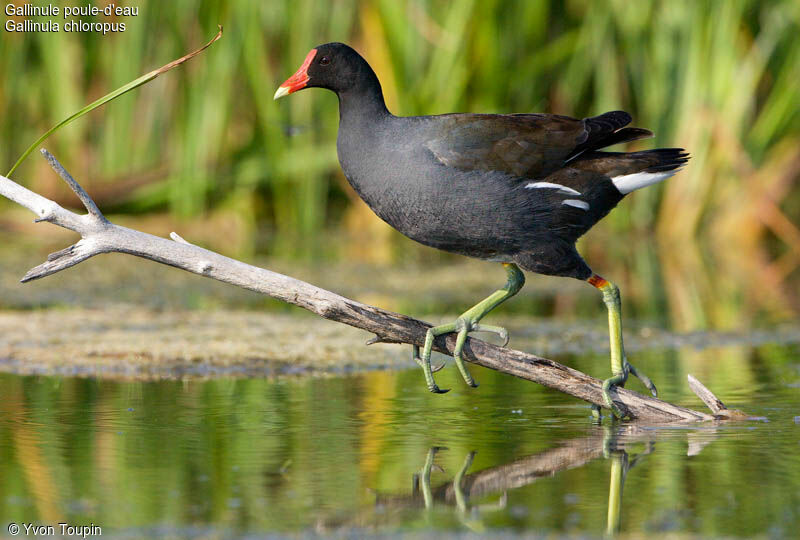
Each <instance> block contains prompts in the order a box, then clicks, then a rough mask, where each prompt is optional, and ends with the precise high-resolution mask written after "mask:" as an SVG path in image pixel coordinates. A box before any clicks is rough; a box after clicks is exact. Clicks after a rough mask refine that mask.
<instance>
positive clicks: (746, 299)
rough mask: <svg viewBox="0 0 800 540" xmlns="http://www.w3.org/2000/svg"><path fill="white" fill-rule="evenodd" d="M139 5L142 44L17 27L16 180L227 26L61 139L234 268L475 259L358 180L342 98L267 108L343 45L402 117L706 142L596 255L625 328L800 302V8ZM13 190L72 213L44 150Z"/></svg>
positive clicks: (557, 291) (99, 195)
mask: <svg viewBox="0 0 800 540" xmlns="http://www.w3.org/2000/svg"><path fill="white" fill-rule="evenodd" d="M96 4H97V5H98V6H101V7H102V6H103V5H105V4H106V3H105V2H97V3H96ZM129 5H134V4H129ZM136 5H138V6H139V7H140V14H139V16H138V17H133V18H127V19H126V20H125V22H126V24H127V30H126V31H125V32H124V33H119V34H113V35H112V34H108V35H105V36H103V35H101V34H94V33H84V34H69V33H58V34H46V33H26V34H15V33H9V32H5V31H4V32H2V38H1V40H0V69H2V73H3V74H4V77H3V81H2V83H0V116H1V117H2V119H3V121H2V125H0V133H1V135H0V137H1V138H2V144H0V168H2V170H3V171H6V170H8V169H9V168H10V166H11V165H12V164H13V163H14V161H15V160H16V159H17V157H18V156H19V155H20V154H21V153H22V152H23V150H24V149H25V148H26V147H27V146H28V145H29V144H30V143H31V142H32V141H33V140H35V139H36V137H37V136H39V135H40V134H41V133H43V132H44V131H46V130H47V129H48V128H49V127H50V126H52V125H53V124H55V123H56V122H57V121H59V120H60V119H62V118H64V117H66V116H68V115H69V114H71V113H72V112H74V111H76V110H77V109H79V108H81V107H82V106H83V105H85V104H86V103H88V102H90V101H92V100H94V99H96V98H98V97H100V96H102V95H104V94H106V93H108V92H110V91H111V90H113V89H115V88H117V87H119V86H121V85H123V84H125V83H127V82H128V81H130V80H132V79H134V78H136V77H137V76H139V75H141V74H143V73H145V72H147V71H149V70H151V69H154V68H157V67H159V66H161V65H163V64H165V63H167V62H168V61H170V60H173V59H174V58H177V57H179V56H181V55H183V54H184V53H186V52H188V51H190V50H193V49H194V48H196V47H198V46H199V45H201V44H202V43H204V42H206V41H207V40H208V39H210V38H211V37H212V36H213V35H214V33H215V32H216V27H217V25H218V24H222V25H223V26H224V27H225V34H224V36H223V38H222V40H220V41H219V42H217V43H216V44H214V45H213V46H212V47H211V48H210V49H208V50H207V51H206V52H205V53H203V54H202V55H201V56H199V57H197V58H195V59H193V60H191V61H189V62H188V63H187V64H185V65H184V66H181V67H179V68H177V69H176V70H173V71H171V72H169V73H167V74H165V75H162V76H161V77H160V78H158V79H156V80H155V81H154V82H152V83H150V84H148V85H146V86H144V87H142V88H140V89H137V90H135V91H133V92H132V93H130V94H127V95H125V96H123V97H122V98H120V99H118V100H117V101H114V102H112V103H110V104H108V105H106V106H104V107H103V108H102V109H99V110H97V111H94V112H93V113H91V114H90V115H89V116H87V117H84V118H81V119H79V120H78V121H77V122H75V123H74V124H72V125H70V126H68V127H67V128H65V129H64V130H62V131H61V132H59V133H57V134H56V135H55V136H54V137H52V138H51V139H50V140H48V141H47V142H46V143H45V146H46V147H47V148H48V149H49V150H51V151H52V152H53V153H54V154H55V155H56V156H57V157H58V158H59V159H60V160H61V161H62V162H63V163H64V165H65V166H66V167H67V169H68V170H70V171H71V172H72V173H73V175H74V176H75V177H76V178H77V179H78V180H79V181H80V182H82V183H83V185H84V186H85V187H86V188H87V189H88V191H89V192H90V193H91V194H92V195H93V196H94V198H95V200H96V201H97V202H98V205H99V206H100V207H101V208H102V209H103V210H104V211H105V212H106V213H108V214H111V215H112V218H113V219H123V221H124V223H125V224H127V225H131V226H134V227H137V228H141V229H143V230H147V231H148V232H154V233H157V234H160V235H166V234H167V233H168V232H169V231H170V230H178V231H180V232H181V234H183V235H184V236H185V237H187V238H189V239H191V240H192V241H196V242H198V243H201V244H203V245H206V246H208V247H210V248H211V249H215V250H219V251H222V252H223V253H225V254H228V255H232V256H235V257H240V258H244V259H246V260H254V258H256V257H258V256H267V257H271V258H273V259H276V260H283V261H286V260H288V261H296V266H297V267H298V268H299V267H304V266H309V265H315V266H321V265H325V264H338V263H339V262H342V261H345V262H347V263H354V264H356V265H358V264H363V265H378V266H379V267H380V266H384V267H388V266H396V265H411V266H414V268H419V271H418V272H409V273H410V274H413V273H416V274H420V275H424V272H425V269H427V268H433V267H435V266H437V265H441V264H443V263H446V264H449V265H455V266H456V267H457V266H458V265H459V264H461V263H460V261H461V258H458V257H455V256H450V255H446V254H442V253H438V252H435V251H433V250H430V249H428V248H423V247H420V246H417V245H415V244H414V243H413V242H411V241H409V240H407V239H405V238H404V237H402V236H401V235H399V234H398V233H396V232H394V231H392V230H391V229H389V227H388V226H387V225H385V224H383V223H382V222H380V221H379V220H378V219H377V218H376V217H375V216H373V215H372V213H371V212H370V211H369V209H368V208H366V206H365V205H364V204H363V203H362V202H361V201H360V200H358V198H357V197H356V196H355V194H354V193H353V191H352V190H351V189H350V187H349V186H348V185H347V182H346V180H345V179H344V177H343V176H342V173H341V171H340V168H339V165H338V162H337V159H336V150H335V141H336V130H337V124H338V111H337V103H336V98H335V97H334V96H333V94H330V93H328V92H321V91H309V92H301V93H299V94H297V95H295V96H292V98H291V99H287V100H281V101H279V102H273V101H272V94H273V92H274V90H275V88H276V87H277V85H278V84H280V83H281V82H282V81H283V80H285V79H286V78H287V77H288V76H289V75H291V74H292V73H293V72H294V71H295V69H296V68H297V67H298V66H299V64H300V63H301V62H302V60H303V58H304V57H305V54H306V53H307V52H308V50H309V49H311V48H312V47H313V46H315V45H317V44H320V43H324V42H327V41H344V42H347V43H349V44H351V45H353V46H354V47H355V48H356V49H357V50H359V51H360V52H361V53H362V54H363V55H364V56H365V57H366V58H367V60H368V61H369V62H370V63H371V65H372V66H373V68H374V69H375V71H376V72H377V73H378V76H379V77H380V79H381V81H382V83H383V86H384V93H385V95H386V98H387V102H388V105H389V108H390V110H391V111H392V112H394V113H395V114H398V115H418V114H436V113H446V112H453V111H471V112H553V113H559V114H569V115H572V116H589V115H596V114H599V113H602V112H604V111H607V110H613V109H625V110H627V111H629V112H630V113H631V114H632V115H633V117H634V119H635V120H634V125H637V126H641V127H646V128H649V129H651V130H653V131H654V132H655V133H656V138H655V140H646V141H639V142H637V143H635V144H631V145H630V146H629V148H630V149H644V148H652V147H655V146H682V147H685V148H686V149H688V150H689V151H690V152H691V153H692V160H691V162H690V163H689V165H688V167H687V168H686V169H685V170H684V171H683V172H681V173H680V174H679V175H677V176H676V177H674V178H672V179H670V180H669V181H667V182H665V183H664V184H663V185H660V186H656V187H653V188H650V189H647V190H643V191H641V192H637V193H636V194H635V195H633V196H631V197H629V198H627V199H626V200H625V201H624V202H623V203H622V204H621V205H620V207H619V208H618V209H616V210H615V211H614V212H612V214H611V215H610V216H609V217H608V218H606V219H605V220H604V221H603V222H602V223H600V224H599V225H598V226H597V227H595V229H593V230H592V231H591V232H590V233H589V234H588V235H587V237H586V238H584V239H583V240H582V241H581V243H580V244H579V249H580V250H581V251H582V253H583V254H584V255H585V257H586V258H587V260H588V261H589V263H590V265H591V266H592V267H593V268H594V269H595V270H596V271H598V272H599V273H601V274H603V275H605V276H607V277H609V278H610V279H614V280H616V281H618V282H620V284H621V285H622V287H623V291H624V293H625V295H626V298H627V299H629V300H631V302H630V303H629V305H630V306H632V308H631V311H629V312H628V314H629V315H630V314H633V315H635V316H643V317H655V318H659V319H663V320H664V321H666V322H667V323H668V324H670V325H672V326H674V327H676V328H679V329H689V328H702V327H721V328H736V327H739V328H747V327H750V326H752V325H757V324H762V323H765V324H770V323H773V322H776V321H781V320H786V319H793V318H795V317H796V315H797V313H798V311H800V298H799V297H798V290H800V288H799V287H798V283H799V282H800V229H798V221H799V220H798V215H800V187H798V185H797V178H798V171H800V113H799V111H800V108H798V96H800V77H798V73H800V39H798V35H800V3H798V2H796V1H793V0H786V1H772V2H758V1H745V0H736V1H724V2H723V1H718V2H711V1H698V2H689V1H641V2H628V1H623V0H619V1H604V2H591V1H588V0H573V1H566V2H560V1H529V2H528V1H524V2H522V1H521V2H501V1H492V0H484V1H467V0H464V1H457V2H444V1H426V0H409V1H406V2H398V1H394V0H369V1H351V0H339V1H332V2H317V1H311V0H293V1H289V0H285V1H270V2H246V1H227V2H226V1H213V2H212V1H208V2H194V1H191V2H190V1H175V2H155V1H141V2H138V3H136ZM86 19H87V20H90V19H91V18H86ZM34 20H35V19H34ZM99 20H103V19H102V18H101V19H99ZM14 178H15V179H16V180H17V181H19V182H20V183H22V184H24V185H27V186H29V187H31V188H32V189H34V190H36V191H38V192H39V193H41V194H43V195H45V196H47V197H50V198H53V199H55V200H57V201H59V202H60V203H61V204H64V205H69V206H71V207H74V206H75V204H76V201H75V200H74V198H73V196H72V195H71V194H70V193H69V192H68V191H67V190H66V188H65V187H64V186H63V185H62V184H61V183H60V181H59V180H58V179H57V178H56V176H55V175H54V174H53V173H52V172H51V171H50V170H49V169H48V168H47V166H46V164H45V163H44V160H42V159H41V158H39V157H38V156H36V155H33V156H31V157H30V158H29V159H28V160H27V161H26V162H25V163H24V164H23V166H22V167H21V168H20V169H18V170H17V171H16V172H15V174H14ZM0 212H1V213H0V240H6V242H4V243H7V242H11V241H12V239H17V238H19V236H20V235H21V234H25V235H26V236H30V234H31V233H30V231H31V230H33V229H30V228H26V227H27V225H25V226H23V225H22V224H23V223H28V222H29V220H30V216H29V215H28V214H27V213H26V211H24V210H22V209H20V208H18V207H15V206H14V205H12V204H11V203H9V202H8V201H0ZM36 231H37V232H36V233H35V234H37V235H40V237H41V238H48V237H50V235H52V234H53V232H52V228H49V227H44V226H39V228H37V229H36ZM39 231H40V232H39ZM60 247H63V245H61V246H60ZM476 264H483V265H484V266H483V267H482V268H483V270H482V271H483V272H485V273H486V287H487V288H489V289H490V288H491V287H492V286H494V285H495V282H496V284H498V285H499V284H500V283H501V282H502V280H503V277H502V272H500V271H499V269H497V270H496V274H497V275H496V279H495V278H494V277H493V276H494V274H492V273H491V271H490V268H491V267H490V266H486V265H485V263H476ZM457 276H458V273H454V274H453V276H452V279H453V280H452V281H451V282H450V283H451V285H455V286H457V283H456V282H455V280H456V279H457ZM532 281H534V280H529V282H532ZM566 281H568V280H560V281H546V282H545V283H547V284H548V286H552V295H551V296H550V297H549V298H548V300H547V301H545V302H542V303H541V304H537V306H538V307H535V308H534V311H535V312H537V313H538V314H553V313H556V314H557V313H559V310H561V311H567V312H568V311H569V309H570V306H572V304H573V302H572V301H571V298H572V297H573V296H574V295H575V293H574V291H575V290H576V289H575V288H574V287H572V286H571V285H570V286H566V285H565V288H564V289H563V290H562V289H561V287H560V286H559V285H558V284H559V283H566ZM446 286H447V285H446ZM364 287H368V285H367V284H365V285H364ZM487 292H488V291H487ZM586 294H587V295H590V294H591V293H586ZM476 298H477V297H476ZM587 298H589V296H587ZM590 300H592V301H593V303H592V305H593V306H594V307H595V308H596V306H595V304H596V300H597V299H596V298H594V297H593V296H591V298H590ZM565 306H566V307H565ZM387 307H395V308H397V306H396V305H394V306H393V305H389V306H387ZM401 307H402V306H401ZM463 307H465V306H463ZM456 309H457V308H456ZM434 310H435V308H434ZM592 313H593V316H596V315H597V309H594V310H593V311H592Z"/></svg>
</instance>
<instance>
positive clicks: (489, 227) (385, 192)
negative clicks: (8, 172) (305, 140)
mask: <svg viewBox="0 0 800 540" xmlns="http://www.w3.org/2000/svg"><path fill="white" fill-rule="evenodd" d="M311 87H319V88H327V89H328V90H332V91H333V92H335V93H336V95H337V96H338V97H339V136H338V140H337V149H338V154H339V162H340V163H341V166H342V170H343V171H344V174H345V176H346V177H347V180H348V181H349V182H350V184H351V185H352V186H353V188H354V189H355V190H356V192H357V193H358V194H359V196H361V198H362V199H364V201H365V202H366V203H367V204H368V205H369V207H370V208H371V209H372V210H373V211H374V212H375V213H376V214H377V215H378V216H379V217H380V218H381V219H383V220H384V221H386V222H387V223H388V224H389V225H391V226H392V227H394V228H395V229H397V230H398V231H400V232H401V233H403V234H404V235H406V236H408V237H409V238H411V239H413V240H416V241H417V242H420V243H422V244H425V245H427V246H432V247H435V248H439V249H443V250H445V251H450V252H453V253H459V254H462V255H467V256H470V257H477V258H479V259H484V260H487V261H495V262H500V263H502V264H503V266H504V267H505V269H506V273H507V274H508V282H507V283H506V286H505V287H504V288H502V289H500V290H498V291H496V292H494V293H493V294H492V295H490V296H489V297H488V298H486V299H485V300H483V301H482V302H480V303H479V304H477V305H476V306H474V307H472V308H470V309H469V310H467V311H466V312H464V313H463V314H462V315H461V316H460V317H458V319H456V320H455V321H454V322H452V323H449V324H444V325H441V326H436V327H433V328H431V329H430V330H428V333H427V336H426V339H425V346H424V347H423V350H422V355H421V357H420V355H419V348H418V347H416V346H415V347H414V351H413V356H414V359H415V360H416V361H417V363H418V364H420V365H421V366H422V368H423V372H424V374H425V380H426V382H427V384H428V389H429V390H430V391H432V392H436V393H442V392H446V390H440V389H439V387H438V386H437V385H436V383H435V382H434V380H433V370H432V369H431V347H432V345H433V340H434V338H435V337H436V336H438V335H441V334H446V333H450V332H457V333H458V336H457V341H456V347H455V352H454V359H455V362H456V365H457V366H458V369H459V371H460V372H461V375H462V376H463V377H464V380H465V381H466V383H467V384H469V385H470V386H477V384H476V383H475V382H474V380H473V379H472V377H471V376H470V374H469V372H468V371H467V369H466V367H465V366H464V363H463V361H462V359H461V350H462V348H463V346H464V342H465V340H466V338H467V334H468V333H469V332H474V331H484V332H494V333H497V334H499V335H500V336H501V337H503V338H504V339H505V341H506V343H507V341H508V333H507V332H506V330H505V329H503V328H500V327H497V326H488V325H484V324H479V321H480V320H481V319H482V318H483V317H484V316H485V315H486V314H487V313H489V312H490V311H491V310H492V309H494V308H495V307H497V306H498V305H499V304H500V303H502V302H504V301H505V300H507V299H509V298H511V297H512V296H514V295H515V294H516V293H517V292H518V291H519V290H520V288H522V285H523V284H524V282H525V277H524V275H523V274H522V272H521V271H520V267H521V268H523V269H524V270H528V271H530V272H536V273H539V274H547V275H554V276H565V277H573V278H577V279H581V280H585V281H588V282H589V283H590V284H592V285H593V286H594V287H596V288H597V289H599V290H600V291H601V292H602V293H603V300H604V302H605V304H606V306H607V307H608V321H609V333H610V344H611V371H612V377H611V378H609V379H607V380H605V381H604V384H603V396H604V400H605V402H606V405H607V406H608V407H609V408H610V409H611V410H612V411H613V412H614V414H616V415H617V416H622V411H621V410H620V409H619V408H618V407H617V406H616V404H614V402H613V401H612V399H611V396H610V390H611V388H612V387H614V386H621V385H623V384H624V383H625V381H626V380H627V377H628V373H632V374H633V375H634V376H636V377H638V378H639V379H640V380H641V381H642V382H643V383H644V384H645V385H646V386H647V387H648V388H649V389H650V391H651V392H652V393H653V395H656V388H655V386H654V385H653V383H652V382H651V381H650V380H649V379H648V378H647V377H646V376H644V374H642V373H638V372H637V371H636V370H635V369H634V367H633V366H632V365H631V364H629V363H628V361H627V359H626V358H625V352H624V349H623V344H622V326H621V318H620V296H619V289H618V288H617V287H616V286H615V285H614V284H613V283H611V282H610V281H607V280H605V279H603V278H602V277H600V276H598V275H597V274H594V273H592V271H591V270H590V269H589V266H588V265H587V264H586V262H585V261H584V260H583V259H582V258H581V256H580V255H579V254H578V252H577V251H576V249H575V241H576V240H577V239H578V238H579V237H580V236H581V235H582V234H584V233H585V232H586V231H588V230H589V229H590V228H591V227H592V226H593V225H594V224H595V223H597V222H598V221H599V220H600V219H601V218H603V217H604V216H605V215H606V214H608V212H609V211H611V209H612V208H614V207H615V206H616V205H617V203H619V201H621V200H622V198H623V197H624V196H625V195H626V194H628V193H630V192H631V191H634V190H636V189H639V188H643V187H645V186H649V185H651V184H654V183H656V182H660V181H661V180H664V179H665V178H668V177H670V176H672V175H673V174H675V173H676V172H677V171H678V169H680V167H682V166H683V165H684V164H685V163H686V161H687V160H688V154H686V153H685V152H684V151H683V149H681V148H662V149H657V150H647V151H642V152H628V153H625V152H622V153H620V152H600V151H598V150H599V149H601V148H605V147H607V146H611V145H613V144H618V143H623V142H627V141H633V140H636V139H642V138H645V137H651V136H652V135H653V134H652V133H651V132H650V131H648V130H646V129H640V128H626V127H625V126H626V125H627V124H628V123H630V121H631V116H630V115H629V114H628V113H626V112H623V111H613V112H608V113H605V114H601V115H600V116H595V117H593V118H584V119H583V120H579V119H576V118H570V117H567V116H560V115H553V114H443V115H438V116H412V117H399V116H394V115H392V114H391V113H390V112H389V111H388V110H387V109H386V105H385V103H384V100H383V93H382V91H381V85H380V83H379V82H378V78H377V76H376V75H375V72H374V71H373V70H372V68H371V67H370V66H369V64H367V62H366V60H364V59H363V58H362V57H361V56H360V55H359V54H358V53H357V52H356V51H354V50H353V49H352V48H350V47H348V46H347V45H344V44H342V43H328V44H325V45H320V46H319V47H317V48H315V49H312V50H311V52H309V53H308V55H307V56H306V59H305V61H304V62H303V65H302V66H301V67H300V69H299V70H297V73H295V74H294V75H292V76H291V77H290V78H289V79H288V80H287V81H286V82H284V83H283V84H282V85H281V86H280V87H279V88H278V91H277V92H275V99H278V98H280V97H283V96H285V95H288V94H291V93H292V92H296V91H297V90H301V89H303V88H311Z"/></svg>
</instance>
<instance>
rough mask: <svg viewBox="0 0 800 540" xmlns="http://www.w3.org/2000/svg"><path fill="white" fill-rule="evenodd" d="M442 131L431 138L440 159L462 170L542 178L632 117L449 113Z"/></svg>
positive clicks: (432, 148)
mask: <svg viewBox="0 0 800 540" xmlns="http://www.w3.org/2000/svg"><path fill="white" fill-rule="evenodd" d="M434 118H435V121H436V123H437V125H436V131H437V135H438V136H435V137H433V138H431V139H430V140H429V141H428V142H427V143H426V145H427V147H428V149H429V150H430V151H431V152H432V153H433V155H434V156H435V157H436V159H437V160H439V162H441V163H442V164H444V165H446V166H448V167H454V168H457V169H462V170H480V171H498V172H504V173H506V174H509V175H512V176H518V177H522V178H542V177H545V176H547V175H548V174H550V173H552V172H553V171H555V170H557V169H559V168H560V167H562V166H563V165H564V163H565V162H566V161H569V159H571V158H572V157H575V156H576V155H577V154H578V153H580V152H583V151H585V150H586V149H588V148H595V147H596V146H595V145H594V144H593V141H598V142H599V141H601V140H613V138H610V137H609V135H610V134H613V133H614V132H616V131H617V130H619V129H620V128H622V127H623V126H625V125H626V124H628V123H629V122H630V121H631V117H630V115H628V114H627V113H625V112H622V111H613V112H610V113H605V114H603V115H600V116H597V117H594V118H586V119H583V120H579V119H577V118H570V117H569V116H560V115H554V114H450V115H442V116H437V117H434Z"/></svg>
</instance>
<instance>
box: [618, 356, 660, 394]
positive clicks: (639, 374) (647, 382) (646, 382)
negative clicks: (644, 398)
mask: <svg viewBox="0 0 800 540" xmlns="http://www.w3.org/2000/svg"><path fill="white" fill-rule="evenodd" d="M625 369H627V370H628V371H629V372H630V374H631V375H633V376H634V377H636V378H637V379H639V380H640V381H641V382H642V384H643V385H644V386H645V388H647V389H648V390H650V393H651V394H652V395H653V397H658V389H657V388H656V385H655V384H654V383H653V381H651V380H650V377H648V376H647V375H645V374H644V373H642V372H640V371H639V370H637V369H636V368H635V367H633V364H631V363H629V362H628V361H627V360H625Z"/></svg>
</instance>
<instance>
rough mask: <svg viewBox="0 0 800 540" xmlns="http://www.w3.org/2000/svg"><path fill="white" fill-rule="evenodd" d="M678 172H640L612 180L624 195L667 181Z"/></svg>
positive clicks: (676, 170)
mask: <svg viewBox="0 0 800 540" xmlns="http://www.w3.org/2000/svg"><path fill="white" fill-rule="evenodd" d="M676 172H678V169H675V170H672V171H661V172H638V173H634V174H625V175H622V176H615V177H614V178H612V179H611V181H612V182H614V185H615V186H616V187H617V189H618V190H619V192H620V193H622V194H623V195H625V194H627V193H630V192H631V191H636V190H637V189H641V188H643V187H647V186H649V185H651V184H655V183H658V182H661V181H662V180H665V179H667V178H669V177H670V176H672V175H673V174H675V173H676Z"/></svg>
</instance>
